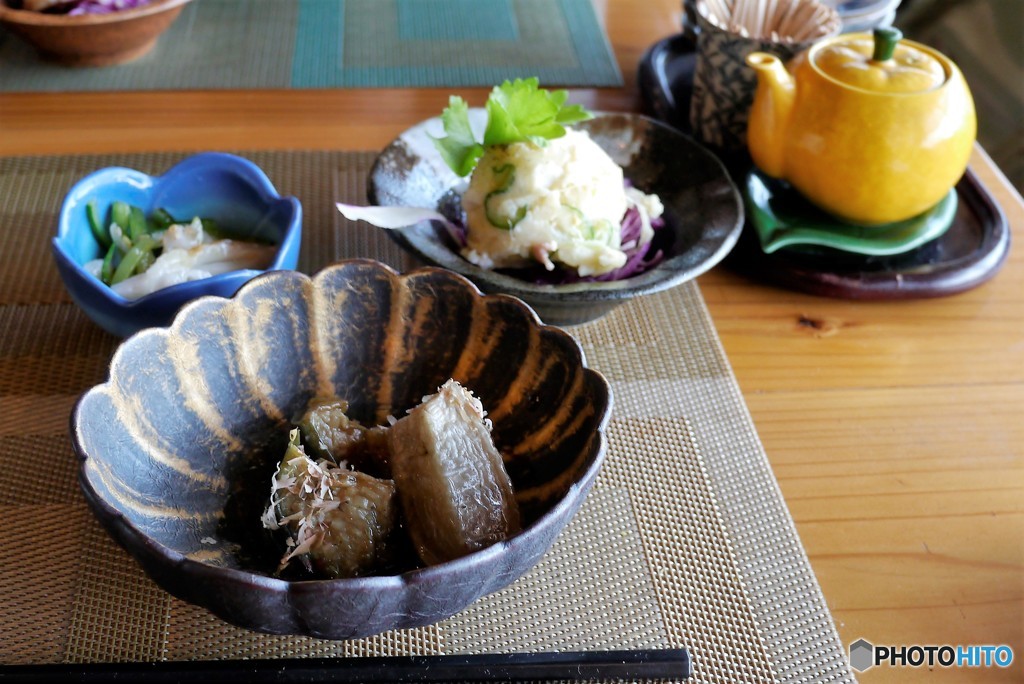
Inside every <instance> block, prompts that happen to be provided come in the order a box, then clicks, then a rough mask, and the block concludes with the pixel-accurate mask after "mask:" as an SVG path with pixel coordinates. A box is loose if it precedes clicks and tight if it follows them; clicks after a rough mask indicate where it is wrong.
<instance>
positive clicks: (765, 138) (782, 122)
mask: <svg viewBox="0 0 1024 684" xmlns="http://www.w3.org/2000/svg"><path fill="white" fill-rule="evenodd" d="M746 62H747V65H748V66H750V67H751V68H753V69H754V70H755V71H756V72H757V89H756V90H755V92H754V103H753V104H752V105H751V107H750V117H749V120H748V123H747V147H748V148H749V150H750V156H751V158H752V159H753V160H754V163H755V164H756V165H757V167H758V168H759V169H761V170H762V171H764V172H765V173H766V174H768V175H769V176H772V177H774V178H782V177H784V175H785V141H786V138H787V134H786V129H787V128H788V126H789V119H790V115H791V114H792V112H793V99H794V96H795V94H796V84H795V82H794V80H793V77H792V75H790V73H789V72H788V71H786V67H785V66H784V65H783V63H782V60H780V59H779V58H778V57H776V56H775V55H771V54H768V53H767V52H753V53H751V54H749V55H747V59H746Z"/></svg>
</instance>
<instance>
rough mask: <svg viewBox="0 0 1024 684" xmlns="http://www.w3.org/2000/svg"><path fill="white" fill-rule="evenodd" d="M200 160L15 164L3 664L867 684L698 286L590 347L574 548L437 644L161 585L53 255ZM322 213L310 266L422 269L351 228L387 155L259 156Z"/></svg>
mask: <svg viewBox="0 0 1024 684" xmlns="http://www.w3.org/2000/svg"><path fill="white" fill-rule="evenodd" d="M181 156H182V155H178V154H140V155H121V156H116V157H115V156H103V157H100V156H78V157H32V158H12V159H0V515H2V516H3V519H4V520H5V522H6V523H7V524H5V525H4V526H3V527H2V529H0V554H2V556H0V557H2V558H3V559H4V562H3V563H2V564H0V594H2V596H3V597H4V600H3V601H0V664H6V665H14V664H43V663H61V662H64V663H81V662H110V661H153V660H165V659H166V660H195V659H241V658H274V657H312V656H318V657H322V656H337V657H344V656H357V655H398V654H402V655H405V654H441V653H477V652H510V651H541V650H585V649H629V648H657V647H669V646H671V647H686V648H687V649H689V650H690V653H691V655H692V657H693V661H694V675H693V678H692V679H691V681H695V682H721V683H723V684H725V683H729V684H731V683H734V682H773V681H792V682H799V681H803V682H826V681H828V682H839V681H854V678H853V675H852V673H851V671H850V669H849V667H848V665H847V663H846V660H845V656H844V653H843V649H842V646H841V644H840V642H839V638H838V635H837V633H836V631H835V627H834V625H833V623H832V619H831V616H830V615H829V613H828V610H827V608H826V605H825V602H824V599H823V597H822V595H821V591H820V588H819V587H818V584H817V582H816V580H815V578H814V575H813V573H812V572H811V569H810V565H809V563H808V562H807V558H806V555H805V554H804V551H803V547H802V546H801V544H800V541H799V538H798V537H797V535H796V532H795V529H794V526H793V522H792V519H791V518H790V516H789V513H788V511H787V510H786V507H785V504H784V502H783V500H782V497H781V495H780V493H779V491H778V487H777V484H776V482H775V479H774V477H773V475H772V472H771V470H770V467H769V465H768V462H767V459H766V458H765V455H764V452H763V450H762V448H761V445H760V442H759V440H758V437H757V434H756V432H755V430H754V427H753V423H752V421H751V419H750V417H749V415H748V413H747V410H746V407H745V405H744V403H743V400H742V397H741V395H740V393H739V390H738V387H737V384H736V382H735V379H734V377H733V375H732V372H731V370H730V368H729V365H728V362H727V359H726V357H725V354H724V352H723V350H722V348H721V346H720V344H719V341H718V338H717V335H716V334H715V330H714V327H713V324H712V321H711V319H710V317H709V315H708V312H707V310H706V308H705V307H704V303H703V300H702V299H701V296H700V291H699V289H698V288H697V285H696V284H695V283H689V284H686V285H683V286H681V287H678V288H676V289H674V290H672V291H670V292H665V293H662V294H658V295H653V296H650V297H646V298H643V299H642V300H639V301H636V302H633V303H630V304H629V305H627V306H623V307H620V308H619V309H617V310H616V311H614V312H613V313H612V314H610V315H609V316H607V317H606V318H604V319H602V320H599V321H596V322H594V323H590V324H587V325H584V326H579V327H576V328H573V329H571V332H572V333H573V334H574V335H575V336H576V337H577V339H579V340H580V342H581V343H582V345H583V347H584V350H585V352H586V355H587V359H588V363H589V365H590V366H592V367H593V368H596V369H598V370H600V371H601V372H602V373H603V374H604V375H605V376H606V377H607V378H608V380H609V381H610V382H611V385H612V390H613V392H614V396H615V409H614V412H613V417H612V421H611V424H610V426H609V430H608V435H609V442H610V444H609V453H608V458H607V462H606V465H605V467H604V469H603V470H602V473H601V475H600V477H599V479H598V482H597V484H596V486H595V488H594V491H593V492H592V493H591V495H590V497H589V498H588V500H587V502H586V503H585V505H584V507H583V508H582V509H581V511H580V513H579V514H578V515H577V516H576V518H575V519H574V521H573V522H572V523H571V525H570V526H569V527H568V528H567V529H566V531H565V532H564V533H563V534H562V535H561V536H560V538H559V539H558V541H557V542H556V544H555V546H554V547H553V548H552V550H551V551H550V552H549V553H548V554H547V555H546V556H545V557H544V558H543V560H542V561H541V562H540V564H539V565H538V566H537V567H536V568H534V569H533V570H532V571H531V572H530V573H528V574H527V575H526V576H524V577H523V578H521V579H520V580H519V581H517V582H515V583H514V584H513V585H512V586H510V587H508V588H507V589H505V590H503V591H500V592H498V593H496V594H493V595H491V596H487V597H484V598H483V599H481V600H479V601H478V602H476V603H475V604H473V605H472V606H470V607H469V608H468V609H467V610H465V611H463V612H462V613H460V614H458V615H456V616H454V617H452V618H450V619H449V620H446V621H444V622H441V623H439V624H436V625H432V626H430V627H424V628H420V629H413V630H406V631H400V632H391V633H386V634H381V635H378V636H375V637H372V638H368V639H361V640H353V641H338V642H335V641H324V640H317V639H310V638H306V637H291V636H270V635H265V634H260V633H255V632H249V631H246V630H242V629H239V628H236V627H233V626H230V625H228V624H226V623H224V622H222V621H221V620H219V619H218V618H216V617H213V616H212V615H210V614H209V613H207V612H206V611H205V610H204V609H202V608H198V607H196V606H193V605H189V604H186V603H184V602H181V601H179V600H177V599H174V598H172V597H171V596H169V595H168V594H166V593H165V592H163V591H162V590H161V589H159V588H158V587H156V585H155V584H153V583H152V582H151V581H150V580H149V579H148V578H147V577H146V576H145V574H144V573H143V572H142V570H141V569H140V568H139V567H138V565H136V563H135V562H134V561H133V560H132V559H131V558H130V557H129V556H128V555H127V554H126V553H125V552H123V551H122V550H121V549H120V548H119V547H117V545H116V544H114V542H112V541H111V540H110V538H109V537H108V536H107V535H106V533H105V532H104V531H103V530H102V528H100V526H99V525H98V523H97V522H96V521H95V520H94V519H93V518H92V515H91V513H90V512H89V510H88V508H87V507H86V505H85V502H84V500H83V499H82V496H81V494H80V492H79V490H78V487H77V481H76V463H75V458H74V454H73V452H72V450H71V446H70V442H69V439H68V430H67V428H68V422H67V421H68V415H69V412H70V410H71V407H72V405H73V403H74V401H75V399H76V398H77V396H78V395H79V394H81V393H82V392H83V391H85V390H86V389H88V388H89V387H90V386H92V385H94V384H96V383H99V382H102V381H103V380H104V378H105V373H106V364H107V362H108V361H109V358H110V355H111V354H112V353H113V351H114V349H115V347H116V345H117V340H116V339H114V338H112V337H110V336H108V335H106V334H105V333H104V332H102V331H101V330H100V329H99V328H98V327H96V326H95V325H94V324H92V323H91V322H90V321H89V320H88V319H87V318H86V317H85V316H84V314H82V313H81V312H80V311H79V310H78V309H77V308H76V307H75V306H74V304H72V303H71V301H70V299H69V298H68V296H67V295H66V293H65V292H64V289H63V287H62V285H61V283H60V280H59V278H58V276H57V272H56V269H55V268H54V266H53V264H52V259H51V257H50V255H49V253H48V252H49V249H50V247H49V241H50V237H51V235H52V233H53V231H54V230H55V222H56V215H57V211H58V209H59V205H60V201H61V198H62V197H63V195H64V193H65V192H66V191H67V190H68V188H69V187H70V185H71V184H72V183H73V182H74V181H75V180H76V179H78V178H80V177H81V176H82V175H84V174H86V173H88V172H90V171H92V170H95V169H96V168H100V167H102V166H109V165H114V164H117V165H124V166H131V167H134V168H138V169H140V170H142V171H146V172H149V173H156V174H159V173H162V172H163V171H164V170H166V169H167V168H168V167H169V166H170V165H171V164H173V163H174V162H175V161H177V160H178V159H180V158H181ZM244 156H247V157H248V158H250V159H252V160H253V161H255V162H256V163H257V164H259V165H260V166H261V167H262V168H263V169H264V170H265V171H266V172H267V174H268V175H269V177H270V178H271V180H272V181H273V182H274V184H275V185H276V186H277V188H278V190H279V191H281V192H282V193H284V194H294V195H296V196H297V197H299V199H300V200H301V201H302V204H303V211H304V216H305V219H304V233H303V247H302V258H301V260H300V269H301V270H303V271H306V272H310V273H311V272H315V271H316V270H318V269H320V268H322V267H323V266H325V265H327V264H329V263H331V262H333V261H335V260H338V259H342V258H346V257H354V256H360V257H373V258H377V259H380V260H381V261H384V262H385V263H388V264H390V265H392V266H394V267H396V268H398V269H400V270H407V269H408V268H410V267H412V266H414V264H412V263H410V262H408V261H407V260H406V257H405V255H404V253H403V252H402V251H401V250H400V249H399V248H398V247H397V246H396V245H395V244H394V243H393V242H391V240H389V239H388V238H387V237H386V236H384V235H382V233H381V231H378V230H376V229H373V228H370V227H368V226H366V225H364V224H358V225H357V224H352V223H350V222H348V221H346V220H345V219H343V218H342V217H341V216H340V215H339V214H338V213H337V212H336V210H335V209H334V202H335V201H338V200H342V201H349V202H362V201H364V198H365V185H364V181H365V178H366V176H367V173H368V171H369V169H370V165H371V164H372V161H373V155H372V154H370V153H346V152H335V153H330V152H323V153H314V152H256V153H244Z"/></svg>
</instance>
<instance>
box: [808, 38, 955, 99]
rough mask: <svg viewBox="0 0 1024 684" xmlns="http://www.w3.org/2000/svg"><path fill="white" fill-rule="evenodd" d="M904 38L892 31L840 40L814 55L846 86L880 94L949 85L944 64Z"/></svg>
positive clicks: (816, 62) (824, 70) (823, 69)
mask: <svg viewBox="0 0 1024 684" xmlns="http://www.w3.org/2000/svg"><path fill="white" fill-rule="evenodd" d="M902 38H903V34H902V33H901V32H900V31H899V29H895V28H889V27H886V28H877V29H875V30H874V32H873V33H872V34H866V33H853V34H848V35H846V36H840V37H839V38H837V39H836V40H833V41H830V42H829V43H828V44H826V45H824V46H822V47H821V49H820V50H815V51H814V53H813V60H814V65H815V66H816V67H817V68H818V70H819V71H821V72H822V73H823V74H825V75H826V76H828V77H830V78H832V79H834V80H836V81H838V82H840V83H842V84H844V85H847V86H852V87H854V88H859V89H861V90H867V91H871V92H876V93H884V94H890V93H919V92H924V91H928V90H934V89H935V88H938V87H940V86H941V85H942V84H943V83H945V82H946V69H945V67H944V66H943V64H942V62H940V61H939V60H938V59H936V58H935V57H934V56H932V55H931V54H929V53H928V52H926V51H924V50H921V49H918V47H915V45H913V44H909V43H907V42H903V41H901V39H902Z"/></svg>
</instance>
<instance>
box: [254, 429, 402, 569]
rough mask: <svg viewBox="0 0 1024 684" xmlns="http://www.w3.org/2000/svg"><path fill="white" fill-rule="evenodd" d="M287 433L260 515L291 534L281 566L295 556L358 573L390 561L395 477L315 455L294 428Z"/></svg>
mask: <svg viewBox="0 0 1024 684" xmlns="http://www.w3.org/2000/svg"><path fill="white" fill-rule="evenodd" d="M289 437H290V441H289V444H288V449H287V451H286V453H285V456H284V458H283V459H282V461H281V464H280V465H279V467H278V469H277V472H276V473H275V474H274V478H273V486H272V490H271V495H270V505H269V506H268V507H267V510H266V512H265V513H264V516H263V525H264V527H267V528H268V529H273V530H276V529H279V528H285V529H286V530H287V532H288V535H289V538H288V541H287V546H288V550H287V552H286V553H285V555H284V557H283V558H282V559H281V568H280V569H284V567H286V566H287V564H288V563H289V562H290V561H292V560H293V559H299V560H300V561H301V562H302V563H303V565H305V567H306V569H307V570H310V571H315V572H317V573H319V574H321V575H324V576H327V577H356V576H359V575H366V574H370V573H372V572H373V571H374V570H375V569H377V568H378V567H380V566H382V565H383V564H385V563H386V562H388V560H389V557H388V547H389V544H390V539H391V537H392V533H393V532H394V530H395V528H396V527H397V519H398V502H397V500H396V498H395V483H394V482H393V481H391V480H380V479H377V478H375V477H371V476H369V475H366V474H364V473H360V472H356V471H353V470H349V469H347V468H343V467H340V466H338V465H337V464H335V463H333V462H332V461H329V460H327V459H321V460H319V461H314V460H313V459H311V458H309V457H308V456H307V455H306V453H305V451H304V449H303V448H302V446H301V443H300V440H299V431H298V430H292V431H291V433H290V434H289Z"/></svg>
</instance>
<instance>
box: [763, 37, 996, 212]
mask: <svg viewBox="0 0 1024 684" xmlns="http://www.w3.org/2000/svg"><path fill="white" fill-rule="evenodd" d="M747 63H748V64H749V65H750V66H751V67H753V68H754V69H755V70H756V72H757V74H758V87H757V91H756V93H755V96H754V103H753V105H752V106H751V110H750V120H749V125H748V130H747V143H748V147H749V149H750V154H751V157H752V158H753V161H754V163H755V164H756V165H757V166H758V168H760V169H761V170H762V171H764V172H765V173H766V174H768V175H770V176H773V177H776V178H781V179H784V180H786V181H788V182H789V183H791V184H792V185H793V186H794V187H795V188H796V189H797V190H799V191H800V192H801V194H803V195H804V196H805V197H806V198H807V199H808V200H810V201H811V202H812V203H814V204H816V205H817V206H819V207H820V208H822V209H824V210H825V211H827V212H829V213H831V214H833V215H835V216H836V217H838V218H840V219H843V220H845V221H848V222H851V223H855V224H859V225H877V224H885V223H891V222H893V221H902V220H904V219H908V218H911V217H913V216H917V215H918V214H921V213H922V212H925V211H927V210H929V209H930V208H932V207H933V206H935V205H936V204H937V203H938V202H939V201H940V200H941V199H942V198H943V197H944V196H945V195H946V194H947V193H948V192H949V190H950V188H952V187H953V186H954V185H955V184H956V182H957V181H958V180H959V179H960V177H961V176H962V175H963V173H964V170H965V169H966V168H967V161H968V158H969V156H970V153H971V147H972V145H973V143H974V139H975V136H976V133H977V122H976V119H975V112H974V102H973V99H972V98H971V93H970V90H969V89H968V87H967V83H966V81H965V80H964V77H963V75H962V74H961V73H960V70H959V69H958V68H957V67H956V65H955V64H954V63H953V62H952V61H951V60H950V59H949V58H947V57H946V56H944V55H942V54H941V53H939V52H937V51H935V50H933V49H931V48H929V47H927V46H924V45H921V44H919V43H915V42H912V41H908V40H902V36H901V34H900V32H899V31H897V30H895V29H888V28H886V29H876V30H875V32H874V33H873V34H865V33H854V34H845V35H840V36H838V37H836V38H831V39H827V40H823V41H821V42H819V43H817V44H815V45H814V46H813V47H811V48H810V49H809V50H807V51H806V52H804V53H802V54H801V55H799V56H798V57H797V58H796V59H794V60H793V61H792V62H791V63H790V64H789V65H787V66H788V69H789V70H787V66H784V65H783V64H782V62H781V60H779V59H778V58H777V57H775V56H773V55H770V54H767V53H754V54H752V55H750V56H749V57H748V59H747Z"/></svg>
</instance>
